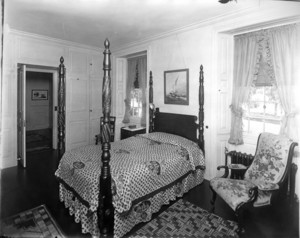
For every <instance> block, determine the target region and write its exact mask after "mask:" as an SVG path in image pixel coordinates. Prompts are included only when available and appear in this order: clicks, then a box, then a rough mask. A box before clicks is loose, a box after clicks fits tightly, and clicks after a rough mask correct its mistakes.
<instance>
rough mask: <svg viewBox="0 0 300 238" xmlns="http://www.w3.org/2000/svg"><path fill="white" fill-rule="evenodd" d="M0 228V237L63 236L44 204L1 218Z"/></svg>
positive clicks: (33, 237) (34, 237)
mask: <svg viewBox="0 0 300 238" xmlns="http://www.w3.org/2000/svg"><path fill="white" fill-rule="evenodd" d="M0 228H1V229H0V237H26V238H36V237H41V238H48V237H49V238H55V237H56V238H63V237H64V235H63V233H62V231H61V230H60V228H59V226H58V225H57V224H56V222H55V220H54V219H53V217H52V216H51V214H50V213H49V211H48V210H47V208H46V206H45V205H40V206H38V207H35V208H33V209H30V210H27V211H24V212H21V213H18V214H16V215H13V216H11V217H8V218H5V219H3V220H1V221H0Z"/></svg>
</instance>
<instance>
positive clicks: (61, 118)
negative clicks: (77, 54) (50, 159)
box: [57, 57, 66, 159]
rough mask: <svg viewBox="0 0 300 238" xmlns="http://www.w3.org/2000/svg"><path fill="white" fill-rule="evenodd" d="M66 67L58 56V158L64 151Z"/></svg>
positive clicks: (62, 59)
mask: <svg viewBox="0 0 300 238" xmlns="http://www.w3.org/2000/svg"><path fill="white" fill-rule="evenodd" d="M65 73H66V69H65V65H64V58H63V57H60V65H59V72H58V74H59V79H58V80H59V82H58V115H57V124H58V142H57V148H58V158H59V159H60V158H61V157H62V156H63V154H64V153H65V124H66V122H65V107H66V100H65V99H66V90H65V85H66V82H65V80H66V75H65Z"/></svg>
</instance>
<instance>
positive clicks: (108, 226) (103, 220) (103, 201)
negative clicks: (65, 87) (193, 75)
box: [97, 39, 114, 237]
mask: <svg viewBox="0 0 300 238" xmlns="http://www.w3.org/2000/svg"><path fill="white" fill-rule="evenodd" d="M104 46H105V50H104V52H103V54H104V59H103V71H104V76H103V87H102V111H103V127H102V134H101V137H102V141H103V143H102V156H101V161H102V167H101V175H100V179H99V182H100V184H99V186H100V193H99V206H98V210H97V214H98V225H99V230H100V236H101V237H112V236H113V232H114V207H113V204H112V189H111V187H112V186H111V185H112V179H111V173H110V165H109V162H110V152H109V150H110V125H109V118H110V110H111V79H110V70H111V62H110V54H111V53H110V50H109V41H108V40H107V39H106V40H105V42H104Z"/></svg>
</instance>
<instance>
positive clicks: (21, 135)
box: [18, 65, 26, 168]
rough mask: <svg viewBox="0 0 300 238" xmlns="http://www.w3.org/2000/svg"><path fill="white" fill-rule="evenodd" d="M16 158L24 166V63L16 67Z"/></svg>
mask: <svg viewBox="0 0 300 238" xmlns="http://www.w3.org/2000/svg"><path fill="white" fill-rule="evenodd" d="M18 159H19V160H20V162H21V165H22V166H23V167H24V168H25V167H26V65H20V67H19V68H18Z"/></svg>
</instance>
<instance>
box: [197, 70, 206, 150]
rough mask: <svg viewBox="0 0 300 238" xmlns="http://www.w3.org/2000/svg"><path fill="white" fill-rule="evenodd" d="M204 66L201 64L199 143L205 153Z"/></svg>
mask: <svg viewBox="0 0 300 238" xmlns="http://www.w3.org/2000/svg"><path fill="white" fill-rule="evenodd" d="M203 81H204V77H203V66H202V65H201V66H200V76H199V137H198V140H199V141H198V144H199V147H200V149H202V151H203V153H205V143H204V135H203V133H204V109H203V105H204V86H203Z"/></svg>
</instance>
